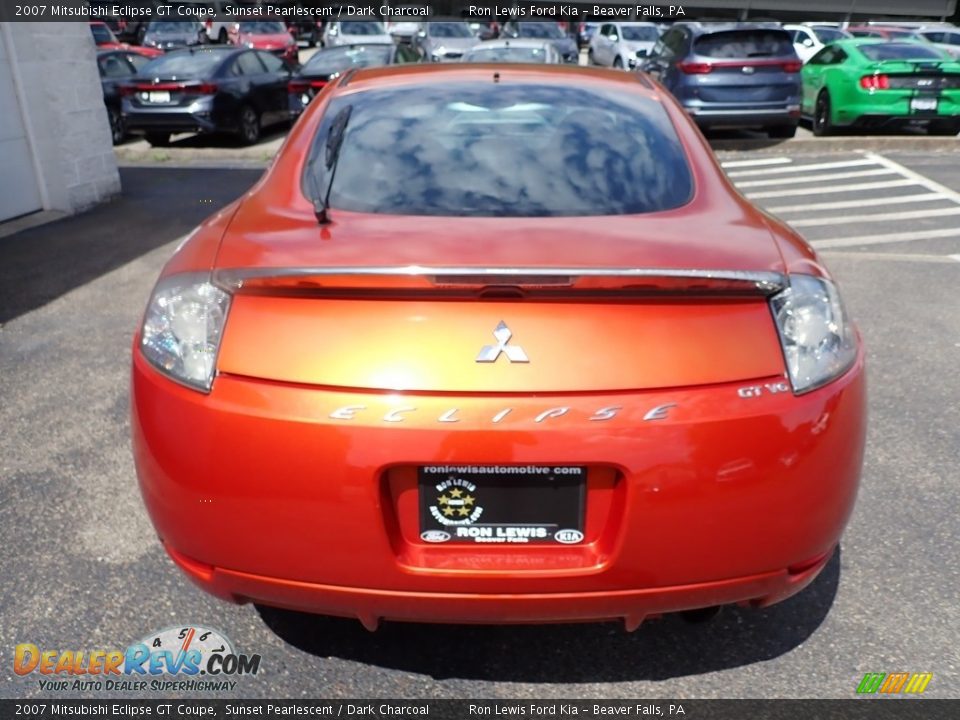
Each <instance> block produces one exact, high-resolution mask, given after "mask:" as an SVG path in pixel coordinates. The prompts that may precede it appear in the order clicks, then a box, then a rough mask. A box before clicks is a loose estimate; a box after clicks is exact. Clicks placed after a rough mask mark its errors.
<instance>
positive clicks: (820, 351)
mask: <svg viewBox="0 0 960 720" xmlns="http://www.w3.org/2000/svg"><path fill="white" fill-rule="evenodd" d="M865 398H866V391H865V380H864V356H863V350H862V347H861V342H860V339H859V335H858V332H857V330H856V329H855V327H854V326H853V324H852V323H851V321H850V319H849V317H848V315H847V313H846V312H845V310H844V307H843V304H842V302H841V299H840V296H839V294H838V292H837V288H836V285H835V284H834V282H833V281H832V280H831V277H830V274H829V273H828V271H827V269H826V268H825V267H824V266H823V264H822V262H821V260H820V258H819V257H818V256H817V254H816V253H815V252H814V251H813V250H812V249H811V248H810V247H809V246H808V245H807V244H806V243H805V242H804V241H803V240H802V239H801V238H800V237H799V236H798V235H796V234H795V233H794V232H793V231H792V230H791V229H790V228H788V227H786V226H785V225H783V224H782V223H780V222H778V221H777V220H775V219H774V218H772V217H770V216H768V215H765V214H763V213H762V212H760V211H758V210H757V209H755V208H754V207H753V206H751V205H750V203H749V202H747V201H746V200H745V199H744V198H743V197H742V196H741V195H739V194H738V193H737V192H736V191H735V190H734V189H733V187H732V186H731V184H730V183H729V181H728V180H727V179H726V177H725V175H724V173H723V171H722V170H721V169H720V167H719V166H718V165H717V163H716V161H715V159H714V157H713V155H712V153H711V152H710V149H709V148H708V146H707V144H706V142H705V141H704V139H703V137H702V136H701V135H700V133H699V132H698V131H697V129H696V127H695V126H694V125H693V123H692V122H691V120H690V119H689V118H688V117H687V116H686V114H685V113H684V111H683V109H682V108H681V107H680V106H679V105H678V104H677V103H676V102H675V101H674V100H673V99H671V98H670V97H669V95H668V94H667V93H665V92H664V91H663V90H662V88H660V87H659V86H658V85H656V84H655V83H653V82H651V81H650V80H648V79H647V78H645V77H644V76H642V75H636V76H635V75H628V74H626V73H622V72H616V71H609V70H600V69H575V68H566V67H562V66H560V67H549V66H536V67H534V66H521V65H516V66H511V65H483V64H477V65H474V64H470V65H464V66H451V65H446V66H417V67H413V66H407V67H402V66H401V67H394V68H379V69H364V70H360V71H356V72H352V73H351V72H348V73H345V74H344V75H343V76H341V77H340V78H338V79H337V80H335V81H334V82H332V83H331V84H330V85H329V86H328V87H327V88H326V89H324V91H323V92H322V93H321V94H320V95H318V96H317V98H316V99H315V100H314V102H313V103H311V104H310V106H309V108H308V109H307V111H306V112H305V114H304V115H303V116H302V118H301V119H300V121H299V122H298V123H297V125H296V127H295V128H294V129H293V131H292V132H291V134H290V136H289V138H288V139H287V141H286V143H285V145H284V146H283V148H282V150H281V151H280V153H279V154H278V156H277V157H276V159H275V161H274V162H273V164H272V165H271V167H270V168H269V170H268V171H267V172H266V174H265V175H264V176H263V178H262V179H261V180H260V181H259V182H258V183H257V184H256V185H255V186H254V187H253V188H252V189H251V190H250V191H249V192H248V193H247V194H246V195H244V196H243V197H242V198H240V199H239V200H237V201H236V202H234V203H232V204H231V205H229V206H227V207H225V208H224V209H223V210H221V211H220V212H218V213H216V214H215V215H214V216H213V217H211V218H209V219H208V220H207V221H206V222H204V223H203V224H202V225H201V226H200V227H199V228H198V229H197V230H196V231H195V232H193V233H192V234H191V235H190V236H189V238H188V239H187V240H186V242H185V243H184V244H183V245H182V246H181V247H180V248H179V249H178V250H177V252H176V253H175V254H174V255H173V257H172V258H171V259H170V261H169V262H168V263H167V265H166V267H165V268H164V270H163V272H162V274H161V276H160V279H159V281H158V282H157V284H156V287H155V288H154V289H153V292H152V295H151V297H150V300H149V303H148V306H147V308H146V312H145V314H144V318H143V323H142V326H141V328H140V330H139V331H138V332H137V334H136V337H135V340H134V353H133V371H132V404H133V408H132V416H133V447H134V454H135V458H136V465H137V471H138V474H139V481H140V487H141V490H142V493H143V497H144V500H145V503H146V506H147V509H148V511H149V514H150V517H151V518H152V521H153V523H154V525H155V527H156V530H157V532H158V534H159V536H160V539H161V541H162V543H163V545H164V547H165V548H166V550H167V552H168V553H169V554H170V556H171V557H172V558H173V560H174V561H175V562H176V564H177V565H178V566H179V567H180V568H181V569H182V570H183V571H184V572H185V573H186V574H187V575H188V576H189V577H190V578H191V579H192V580H194V581H195V582H196V583H198V584H199V585H200V586H201V587H203V588H204V589H205V590H207V591H209V592H211V593H213V594H214V595H217V596H219V597H221V598H225V599H229V600H232V601H236V602H248V601H253V602H257V603H262V604H266V605H275V606H281V607H286V608H291V609H296V610H303V611H309V612H315V613H322V614H330V615H339V616H347V617H354V618H357V619H359V620H360V621H362V622H363V624H364V625H365V626H367V627H368V628H374V627H376V626H377V624H378V623H379V622H380V621H381V620H383V619H396V620H411V621H423V622H478V623H526V622H563V621H578V620H603V619H620V620H622V621H623V622H624V623H625V624H626V626H627V627H628V628H630V629H632V628H635V627H637V626H638V625H639V624H640V623H641V622H642V621H643V620H644V618H646V617H649V616H652V615H657V614H660V613H664V612H671V611H686V610H690V611H698V610H702V609H706V608H713V607H716V606H720V605H724V604H729V603H741V604H748V605H756V606H764V605H768V604H771V603H775V602H778V601H780V600H783V599H784V598H787V597H789V596H790V595H793V594H794V593H796V592H798V591H799V590H801V589H802V588H803V587H805V586H806V585H807V584H809V583H810V582H811V581H812V580H813V578H815V577H816V575H817V574H818V573H819V572H820V571H821V570H822V568H823V567H824V566H825V565H826V563H827V562H828V561H829V559H830V557H831V555H832V553H833V552H834V548H835V547H836V545H837V543H838V541H839V538H840V535H841V533H842V531H843V528H844V526H845V524H846V522H847V519H848V517H849V515H850V513H851V511H852V507H853V503H854V499H855V496H856V492H857V486H858V483H859V475H860V469H861V464H862V457H863V446H864V431H865V425H866V412H865Z"/></svg>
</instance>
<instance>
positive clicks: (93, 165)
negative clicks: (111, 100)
mask: <svg viewBox="0 0 960 720" xmlns="http://www.w3.org/2000/svg"><path fill="white" fill-rule="evenodd" d="M0 33H3V38H4V41H5V42H4V44H5V45H6V47H7V52H8V54H9V56H10V64H11V69H12V73H13V80H14V90H15V92H16V95H17V97H16V98H14V100H15V101H18V102H19V104H20V109H21V113H22V115H23V119H24V124H25V126H26V131H27V139H28V141H29V145H30V149H31V151H32V153H33V157H34V165H35V168H36V170H37V176H38V184H39V186H40V194H41V198H42V201H43V209H45V210H59V211H63V212H68V213H74V212H80V211H81V210H85V209H87V208H89V207H91V206H93V205H96V204H97V203H99V202H102V201H103V200H106V199H108V198H110V197H112V196H114V195H116V194H117V193H119V192H120V175H119V173H118V172H117V163H116V159H115V158H114V154H113V145H112V143H111V139H110V127H109V122H108V120H107V111H106V107H105V106H104V104H103V93H102V90H101V88H100V76H99V74H98V72H97V65H96V58H95V45H94V43H93V37H92V36H91V34H90V29H89V27H88V26H87V24H86V23H82V22H42V23H40V22H37V23H24V22H17V23H0ZM8 100H9V98H4V99H3V101H4V102H6V101H8Z"/></svg>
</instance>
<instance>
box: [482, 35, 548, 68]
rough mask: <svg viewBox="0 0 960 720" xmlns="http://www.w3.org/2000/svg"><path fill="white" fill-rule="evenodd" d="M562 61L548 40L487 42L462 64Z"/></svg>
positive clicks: (546, 62)
mask: <svg viewBox="0 0 960 720" xmlns="http://www.w3.org/2000/svg"><path fill="white" fill-rule="evenodd" d="M562 61H563V58H561V57H560V53H558V52H557V49H556V48H555V47H554V45H553V43H552V42H550V41H549V40H516V39H513V40H507V39H501V40H487V41H486V42H482V43H480V44H479V45H475V46H474V47H473V48H471V49H470V50H469V51H468V52H467V53H466V54H465V55H464V56H463V62H507V63H545V64H559V63H560V62H562Z"/></svg>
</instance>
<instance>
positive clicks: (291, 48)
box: [229, 20, 299, 65]
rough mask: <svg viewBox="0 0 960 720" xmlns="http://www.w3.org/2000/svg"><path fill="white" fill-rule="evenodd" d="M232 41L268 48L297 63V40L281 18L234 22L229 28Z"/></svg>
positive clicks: (294, 63) (251, 46) (257, 47)
mask: <svg viewBox="0 0 960 720" xmlns="http://www.w3.org/2000/svg"><path fill="white" fill-rule="evenodd" d="M229 38H230V42H231V43H233V44H234V45H245V46H246V47H248V48H254V49H256V50H266V51H267V52H271V53H273V54H274V55H276V56H277V57H281V58H283V59H284V60H286V61H287V62H288V63H289V64H291V65H297V64H298V63H297V57H298V52H299V51H298V50H297V41H296V40H294V38H293V35H292V34H291V33H290V31H289V30H287V26H286V25H285V24H284V23H282V22H280V21H279V20H254V21H249V22H246V21H245V22H238V23H234V24H233V26H231V28H230V30H229Z"/></svg>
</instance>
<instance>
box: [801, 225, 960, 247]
mask: <svg viewBox="0 0 960 720" xmlns="http://www.w3.org/2000/svg"><path fill="white" fill-rule="evenodd" d="M948 237H953V238H957V239H958V240H960V228H944V229H942V230H920V231H918V232H903V233H891V234H889V235H859V236H857V237H842V238H828V239H825V240H814V241H813V242H811V243H810V244H811V245H813V247H815V248H817V249H823V248H838V247H853V246H856V245H885V244H887V243H895V242H909V241H911V240H932V239H935V238H948Z"/></svg>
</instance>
